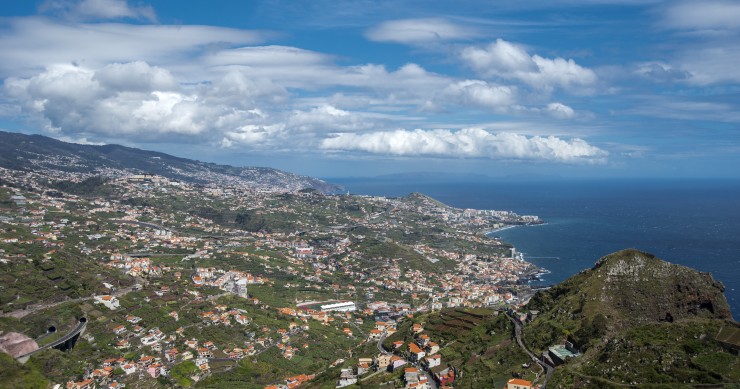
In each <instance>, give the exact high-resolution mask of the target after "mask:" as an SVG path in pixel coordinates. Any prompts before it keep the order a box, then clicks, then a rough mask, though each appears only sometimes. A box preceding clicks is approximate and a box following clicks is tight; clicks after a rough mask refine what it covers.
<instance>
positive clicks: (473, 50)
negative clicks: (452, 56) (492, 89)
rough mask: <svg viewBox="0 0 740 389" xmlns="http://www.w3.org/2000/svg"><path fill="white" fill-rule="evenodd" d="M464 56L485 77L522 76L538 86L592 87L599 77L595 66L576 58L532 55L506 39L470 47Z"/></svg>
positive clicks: (509, 78)
mask: <svg viewBox="0 0 740 389" xmlns="http://www.w3.org/2000/svg"><path fill="white" fill-rule="evenodd" d="M461 57H462V59H463V61H465V63H467V64H468V65H469V66H470V67H471V68H473V70H475V71H476V72H477V73H478V74H480V75H481V76H483V77H487V78H494V77H495V78H502V79H507V80H519V81H522V82H524V83H526V84H529V85H530V86H532V87H535V88H541V89H551V88H553V87H561V88H565V89H570V88H579V87H588V86H591V85H593V84H594V83H596V81H597V77H596V73H594V71H593V70H591V69H587V68H584V67H582V66H580V65H578V64H577V63H575V61H573V60H572V59H564V58H552V59H551V58H544V57H541V56H539V55H536V54H535V55H532V56H530V55H529V54H528V53H527V51H526V50H525V49H524V47H522V46H520V45H517V44H515V43H511V42H507V41H505V40H503V39H497V40H496V41H495V42H492V43H491V44H489V45H487V46H484V47H477V46H471V47H466V48H465V49H463V50H462V52H461Z"/></svg>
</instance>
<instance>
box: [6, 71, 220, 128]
mask: <svg viewBox="0 0 740 389" xmlns="http://www.w3.org/2000/svg"><path fill="white" fill-rule="evenodd" d="M132 74H133V75H135V76H136V77H134V78H131V79H128V80H129V82H125V81H126V80H127V78H126V77H128V76H131V75H132ZM4 89H5V92H6V93H7V95H8V96H9V97H11V98H13V99H14V100H15V101H17V102H18V103H19V104H20V105H21V106H22V107H23V108H24V109H25V111H26V114H28V115H30V116H31V117H32V118H35V119H36V120H39V121H40V122H42V123H44V126H45V127H46V128H47V129H49V130H52V131H62V130H64V131H66V132H69V133H83V134H84V133H88V134H96V133H104V134H108V135H123V134H139V135H144V136H146V137H149V138H151V137H156V136H157V135H159V134H166V133H179V134H197V133H200V132H202V131H203V130H204V129H205V128H206V125H207V124H208V121H207V120H205V119H206V118H205V117H203V115H202V114H203V113H204V112H205V111H206V108H205V107H203V106H202V105H200V104H199V102H198V98H197V96H195V95H191V94H188V93H184V92H182V91H177V84H176V83H175V81H174V79H173V78H172V76H171V75H170V74H169V72H168V71H166V70H164V69H162V68H159V67H153V66H149V65H148V64H146V63H142V62H132V63H125V64H111V65H108V66H106V67H103V68H102V69H100V70H98V71H94V70H92V69H88V68H84V67H80V66H74V65H69V64H60V65H54V66H51V67H49V68H48V69H47V70H46V71H44V72H42V73H40V74H38V75H36V76H34V77H30V78H8V79H6V80H5V83H4Z"/></svg>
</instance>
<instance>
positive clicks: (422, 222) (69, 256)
mask: <svg viewBox="0 0 740 389" xmlns="http://www.w3.org/2000/svg"><path fill="white" fill-rule="evenodd" d="M0 173H2V177H3V180H2V188H0V196H1V197H0V199H2V208H0V247H1V249H0V262H2V267H3V268H4V269H3V270H4V271H5V273H6V274H13V273H14V272H19V271H25V272H32V271H36V272H37V273H38V274H36V277H40V279H39V280H38V283H37V285H38V287H36V288H30V287H27V286H10V287H3V290H2V294H1V295H0V299H1V301H2V310H3V316H4V317H5V318H6V319H4V320H6V321H5V322H4V328H7V329H8V330H10V329H13V327H17V328H22V329H23V328H25V331H21V332H25V333H27V334H28V335H29V336H30V337H32V338H38V337H39V336H40V335H41V334H39V332H40V331H42V330H43V329H44V328H42V327H38V328H34V327H33V325H34V323H35V324H43V325H47V323H51V322H53V323H54V324H56V325H57V326H58V327H60V328H59V329H60V333H61V332H63V331H62V330H63V329H64V327H65V326H66V327H69V326H70V324H69V323H72V322H74V320H75V319H78V318H79V317H86V318H87V319H88V320H89V322H88V323H89V324H88V325H87V329H86V331H85V333H84V334H83V335H82V337H81V340H80V341H78V343H79V344H78V345H77V346H76V347H75V349H74V350H72V351H71V352H70V354H68V355H66V356H65V357H66V358H73V359H74V358H75V354H76V353H79V354H77V355H76V357H77V358H80V359H79V361H78V362H72V363H71V364H72V365H76V366H78V367H77V369H76V371H78V373H75V374H72V375H66V376H65V375H63V374H61V375H60V374H57V375H56V376H54V375H52V377H50V378H52V379H55V380H58V382H59V383H63V384H64V385H65V386H66V387H67V388H70V389H71V388H91V387H99V388H108V387H111V388H113V387H124V386H126V387H130V388H139V387H142V388H143V387H151V385H154V383H159V384H161V385H165V386H166V385H172V384H174V385H178V386H182V387H188V386H192V385H195V384H214V385H215V383H218V382H220V381H221V379H222V378H221V377H229V376H230V375H233V374H238V373H235V372H239V371H241V370H245V368H244V367H243V366H245V364H247V365H250V366H251V367H250V369H252V370H254V369H266V366H268V365H270V366H273V365H274V366H276V368H273V369H272V370H273V371H270V374H259V377H260V378H259V379H256V380H254V381H253V383H254V384H255V385H256V386H259V385H263V386H266V387H290V388H293V387H297V386H299V385H311V384H312V382H313V383H314V384H316V382H325V381H326V380H330V381H332V382H333V384H335V385H336V386H340V387H341V386H347V385H350V384H354V383H356V382H357V381H360V380H363V377H364V376H369V375H372V376H373V377H377V376H376V375H377V374H380V373H378V372H383V371H388V373H384V374H388V375H389V377H395V376H394V375H393V372H398V371H399V370H398V369H403V376H402V377H400V376H399V377H397V378H396V379H398V382H399V383H403V385H405V386H406V387H411V388H426V387H437V385H441V386H450V385H452V384H453V382H454V380H455V377H456V376H455V374H456V367H455V366H450V365H448V364H447V363H446V361H444V360H443V359H442V358H441V356H440V355H439V353H438V351H439V349H440V347H443V345H440V344H439V343H437V342H435V341H434V339H430V338H429V337H428V336H426V335H424V334H423V330H422V329H421V328H420V327H417V325H419V324H416V325H414V326H413V327H412V328H411V330H410V331H411V333H412V334H413V335H414V338H413V341H411V342H408V343H406V344H404V345H403V347H402V348H401V347H396V346H393V347H391V348H388V349H386V347H384V346H383V342H384V340H385V339H386V338H387V337H388V336H391V335H393V334H394V333H395V332H396V331H397V330H398V328H399V326H402V325H405V323H406V324H408V323H411V322H412V321H413V317H414V315H418V314H420V313H425V312H431V311H439V310H442V309H462V308H466V309H474V308H487V309H491V308H494V309H497V308H501V307H504V306H516V305H519V304H521V303H523V302H525V301H526V300H527V298H528V296H531V294H532V292H531V290H530V289H529V287H528V286H527V285H526V280H528V279H529V278H531V277H532V276H534V275H536V274H537V273H538V272H540V271H541V269H537V268H535V267H534V266H532V265H531V264H529V263H527V262H524V261H522V260H521V259H519V258H517V257H516V255H515V251H514V250H513V248H511V247H510V246H508V245H506V244H504V243H503V242H500V241H498V240H495V239H490V238H488V237H486V236H484V235H483V232H486V231H490V230H494V229H497V228H501V227H504V226H508V225H517V224H528V223H538V222H540V221H539V219H538V218H536V217H534V216H519V215H516V214H514V213H512V212H507V211H490V210H489V211H478V210H470V209H466V210H465V209H456V208H452V207H449V206H446V205H444V204H441V203H439V202H436V201H434V200H432V199H430V198H427V197H425V196H423V195H418V194H412V195H410V196H407V197H404V198H385V197H371V196H349V195H324V194H320V193H318V192H316V191H313V190H300V191H290V192H286V191H284V190H265V189H264V188H259V189H257V190H249V189H248V188H243V187H238V188H235V187H229V186H223V185H220V184H219V185H216V184H210V185H196V184H190V183H186V182H182V181H176V180H170V179H167V178H165V177H161V176H154V175H127V176H122V177H117V178H105V179H101V178H99V176H89V175H75V174H69V175H67V176H63V177H58V176H54V179H55V180H52V179H51V177H50V176H49V175H45V174H44V173H43V172H38V171H37V172H33V173H31V172H19V171H11V170H5V169H3V170H2V172H0ZM56 179H62V181H63V182H65V184H64V188H65V189H66V191H62V190H59V189H56V188H59V187H60V185H59V184H55V183H58V182H60V181H58V180H56ZM73 193H77V194H73ZM70 261H73V263H77V264H78V265H80V267H79V268H70V266H71V265H70ZM3 285H14V284H13V283H3ZM41 289H44V290H46V291H47V292H43V293H42V292H41ZM48 290H53V293H49V292H48ZM51 306H53V307H54V308H49V307H51ZM60 312H61V313H60ZM492 312H493V311H492ZM408 325H410V324H408ZM45 341H47V342H48V339H47V340H45ZM39 342H40V343H39V346H43V343H44V341H42V340H39ZM399 350H402V352H401V351H399ZM371 351H374V352H371ZM42 355H43V353H42ZM83 356H84V358H81V357H83ZM280 360H282V361H284V362H279V361H280ZM276 361H277V362H276ZM247 370H249V369H247ZM275 370H276V371H275ZM371 370H377V372H376V373H371ZM241 373H245V374H252V376H254V374H256V373H255V372H252V373H246V372H243V371H242V372H241ZM332 377H333V378H332ZM224 379H227V378H224ZM373 379H375V378H373ZM389 379H390V378H389ZM432 382H434V384H433V383H432ZM321 385H323V384H321Z"/></svg>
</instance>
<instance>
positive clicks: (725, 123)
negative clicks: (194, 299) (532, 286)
mask: <svg viewBox="0 0 740 389" xmlns="http://www.w3.org/2000/svg"><path fill="white" fill-rule="evenodd" d="M499 3H500V4H499ZM0 53H2V60H1V61H0V79H2V85H1V86H0V130H5V131H12V132H22V133H27V134H42V135H47V136H51V137H54V138H57V139H60V140H64V141H69V142H77V143H87V144H107V143H116V144H123V145H127V146H132V147H139V148H143V149H148V150H157V151H163V152H166V153H169V154H173V155H176V156H181V157H187V158H193V159H198V160H202V161H209V162H217V163H226V164H231V165H236V166H269V167H275V168H279V169H284V170H288V171H291V172H296V173H300V174H307V175H313V176H318V177H349V176H360V177H362V176H378V175H385V174H395V173H410V172H426V173H439V174H447V175H449V174H452V175H454V174H471V173H475V174H484V175H489V176H493V177H497V176H543V177H640V178H643V177H692V178H693V177H705V178H740V66H738V63H740V2H738V1H717V0H707V1H658V0H655V1H651V0H595V1H594V0H541V1H521V2H511V1H509V2H491V1H482V0H481V1H476V0H458V1H455V2H451V1H446V2H442V1H402V0H394V1H384V0H373V1H370V0H367V1H365V0H354V1H345V0H331V1H328V0H312V1H310V2H309V1H295V0H265V1H257V0H254V1H227V0H212V1H207V2H204V1H188V0H179V1H172V0H155V1H139V0H131V1H126V0H45V1H35V2H34V1H12V2H10V1H9V2H4V3H3V5H2V7H0Z"/></svg>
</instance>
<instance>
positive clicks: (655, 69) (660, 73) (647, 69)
mask: <svg viewBox="0 0 740 389" xmlns="http://www.w3.org/2000/svg"><path fill="white" fill-rule="evenodd" d="M634 73H635V74H637V75H639V76H640V77H644V78H647V79H650V80H653V81H658V82H673V81H683V80H687V79H689V78H691V76H692V75H691V73H689V72H687V71H685V70H681V69H676V68H675V67H673V66H672V65H671V64H668V63H664V62H643V63H640V64H637V66H636V68H635V71H634Z"/></svg>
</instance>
